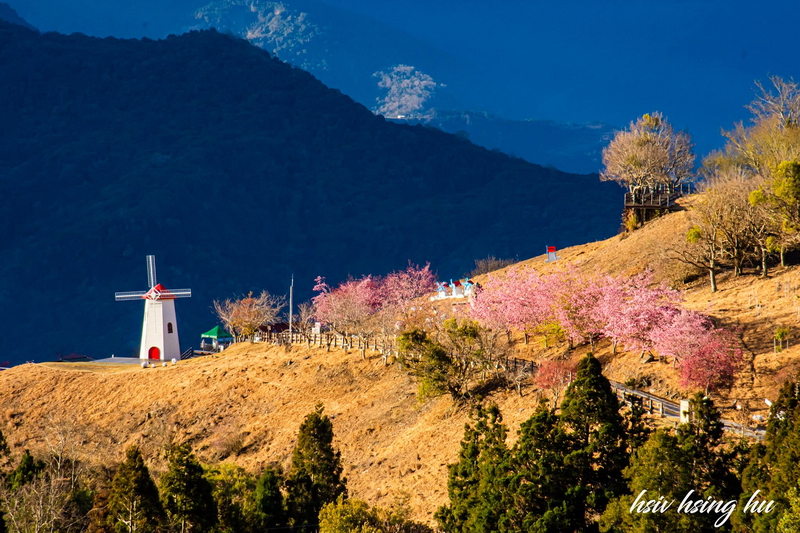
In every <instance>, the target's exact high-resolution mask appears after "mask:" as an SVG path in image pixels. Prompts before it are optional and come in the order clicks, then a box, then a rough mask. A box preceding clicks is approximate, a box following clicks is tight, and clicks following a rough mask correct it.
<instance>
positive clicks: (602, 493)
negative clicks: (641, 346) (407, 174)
mask: <svg viewBox="0 0 800 533" xmlns="http://www.w3.org/2000/svg"><path fill="white" fill-rule="evenodd" d="M561 420H562V423H563V424H564V428H565V429H566V431H567V432H568V434H569V435H570V438H571V440H572V441H573V444H572V445H573V448H572V450H571V451H570V453H569V455H567V457H566V458H565V459H564V461H565V464H566V465H568V466H570V467H571V468H572V469H573V473H574V474H575V476H576V477H575V484H574V485H573V486H571V487H569V489H568V492H569V495H570V497H571V500H572V501H571V505H573V506H574V508H575V514H576V516H577V517H578V520H579V523H578V525H577V526H576V527H578V528H579V529H587V528H590V527H591V524H592V522H593V519H592V517H593V516H595V515H599V514H602V513H603V511H604V510H605V508H606V505H607V504H608V502H609V500H611V499H612V498H614V497H616V496H619V495H620V494H623V493H625V491H626V486H625V482H624V479H623V476H622V471H623V469H624V468H625V467H626V466H627V465H628V453H627V443H626V436H625V427H624V424H623V420H622V416H621V415H620V412H619V402H618V401H617V397H616V395H615V394H614V392H613V391H612V390H611V385H610V384H609V382H608V380H607V379H606V378H605V376H603V372H602V369H601V367H600V362H599V361H598V360H597V359H596V358H595V357H594V356H593V355H592V354H589V355H587V356H586V357H585V358H583V359H582V360H581V361H580V363H579V364H578V369H577V372H576V377H575V380H574V381H573V382H572V383H571V384H570V386H569V388H567V392H566V393H565V395H564V401H563V402H562V403H561Z"/></svg>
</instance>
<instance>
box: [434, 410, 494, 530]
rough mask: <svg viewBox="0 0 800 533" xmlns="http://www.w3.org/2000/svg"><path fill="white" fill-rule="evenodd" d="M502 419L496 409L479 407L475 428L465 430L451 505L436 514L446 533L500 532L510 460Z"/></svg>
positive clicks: (452, 479)
mask: <svg viewBox="0 0 800 533" xmlns="http://www.w3.org/2000/svg"><path fill="white" fill-rule="evenodd" d="M502 420H503V419H502V416H501V415H500V410H499V409H498V408H497V406H491V407H489V408H487V409H484V408H482V407H480V406H479V407H477V408H476V412H475V425H474V426H470V425H469V424H467V426H466V427H465V430H464V439H463V440H462V441H461V451H460V452H459V460H458V462H457V463H455V464H452V465H450V467H449V471H450V475H449V479H448V482H447V491H448V493H449V495H450V505H449V506H444V507H441V508H439V510H438V511H437V512H436V519H437V520H438V521H439V525H440V526H441V528H442V529H443V530H444V531H446V532H447V533H455V532H458V533H461V532H465V533H466V532H468V531H469V532H472V531H476V532H477V531H481V532H484V531H485V532H490V531H499V527H500V526H499V524H500V522H501V520H502V518H503V513H504V511H505V508H506V504H507V503H508V493H507V491H505V490H504V489H503V488H502V485H503V483H504V481H505V478H506V476H507V468H508V458H509V457H508V456H509V454H508V448H507V447H506V442H505V441H506V428H505V426H504V425H503V423H502Z"/></svg>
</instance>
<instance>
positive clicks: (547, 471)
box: [499, 403, 576, 533]
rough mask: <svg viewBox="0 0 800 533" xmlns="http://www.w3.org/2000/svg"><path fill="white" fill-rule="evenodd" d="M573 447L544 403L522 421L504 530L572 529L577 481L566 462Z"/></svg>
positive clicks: (511, 476)
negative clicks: (572, 496)
mask: <svg viewBox="0 0 800 533" xmlns="http://www.w3.org/2000/svg"><path fill="white" fill-rule="evenodd" d="M571 448H572V441H571V438H570V436H569V435H568V434H567V433H566V432H565V431H564V428H563V427H562V425H561V421H560V420H559V417H558V416H557V415H556V414H555V411H554V410H552V409H549V408H548V407H547V405H546V404H544V403H542V404H541V405H540V406H539V408H538V409H537V410H536V412H535V413H534V414H533V416H531V418H529V419H528V420H526V421H525V422H523V423H522V426H521V427H520V432H519V439H518V440H517V443H516V444H515V445H514V448H513V449H512V451H511V456H512V459H511V468H510V472H511V475H510V476H509V478H508V480H509V482H508V490H509V491H510V493H511V497H510V500H509V501H508V503H507V504H506V509H507V511H506V516H505V517H504V519H503V520H501V523H500V526H501V527H500V529H499V530H500V531H501V532H503V533H505V532H508V533H511V532H515V531H570V530H571V529H572V528H571V525H572V524H573V523H574V522H575V518H576V514H575V512H574V509H573V508H572V506H571V502H570V499H569V498H568V497H567V494H568V490H569V488H570V487H572V486H573V484H574V482H575V476H574V471H573V470H572V468H570V467H569V466H567V465H566V464H565V458H566V456H567V454H568V453H569V451H570V449H571Z"/></svg>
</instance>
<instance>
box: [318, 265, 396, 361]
mask: <svg viewBox="0 0 800 533" xmlns="http://www.w3.org/2000/svg"><path fill="white" fill-rule="evenodd" d="M315 281H316V283H317V284H316V286H315V287H314V290H315V291H317V292H318V293H319V294H317V295H316V296H315V297H314V298H312V300H311V301H312V302H313V303H314V309H315V316H316V317H317V319H319V320H320V321H322V322H325V323H326V324H328V325H329V326H330V327H331V328H333V330H334V331H336V332H337V333H339V334H340V335H344V336H345V337H350V336H352V335H356V336H357V337H358V338H359V340H361V341H362V342H361V346H362V348H361V357H365V353H366V343H367V341H368V340H369V339H370V338H371V337H372V336H373V335H374V334H375V332H376V331H377V330H378V329H379V321H378V320H377V319H376V316H375V315H376V313H377V312H378V311H379V310H380V308H381V303H382V299H381V287H380V280H379V279H377V278H373V277H372V276H365V277H363V278H360V279H349V280H347V281H345V282H343V283H342V284H340V285H339V286H338V287H336V288H335V289H333V288H331V287H330V286H329V285H328V284H327V283H325V278H323V277H318V278H316V280H315Z"/></svg>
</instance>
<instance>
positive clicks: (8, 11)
mask: <svg viewBox="0 0 800 533" xmlns="http://www.w3.org/2000/svg"><path fill="white" fill-rule="evenodd" d="M0 20H5V21H6V22H10V23H11V24H17V25H18V26H23V27H25V28H28V29H29V30H36V28H34V27H33V26H31V25H30V24H28V22H27V21H25V19H23V18H22V17H20V16H19V15H18V14H17V12H16V11H14V10H13V9H12V8H11V6H10V5H8V4H4V3H2V2H0Z"/></svg>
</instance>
